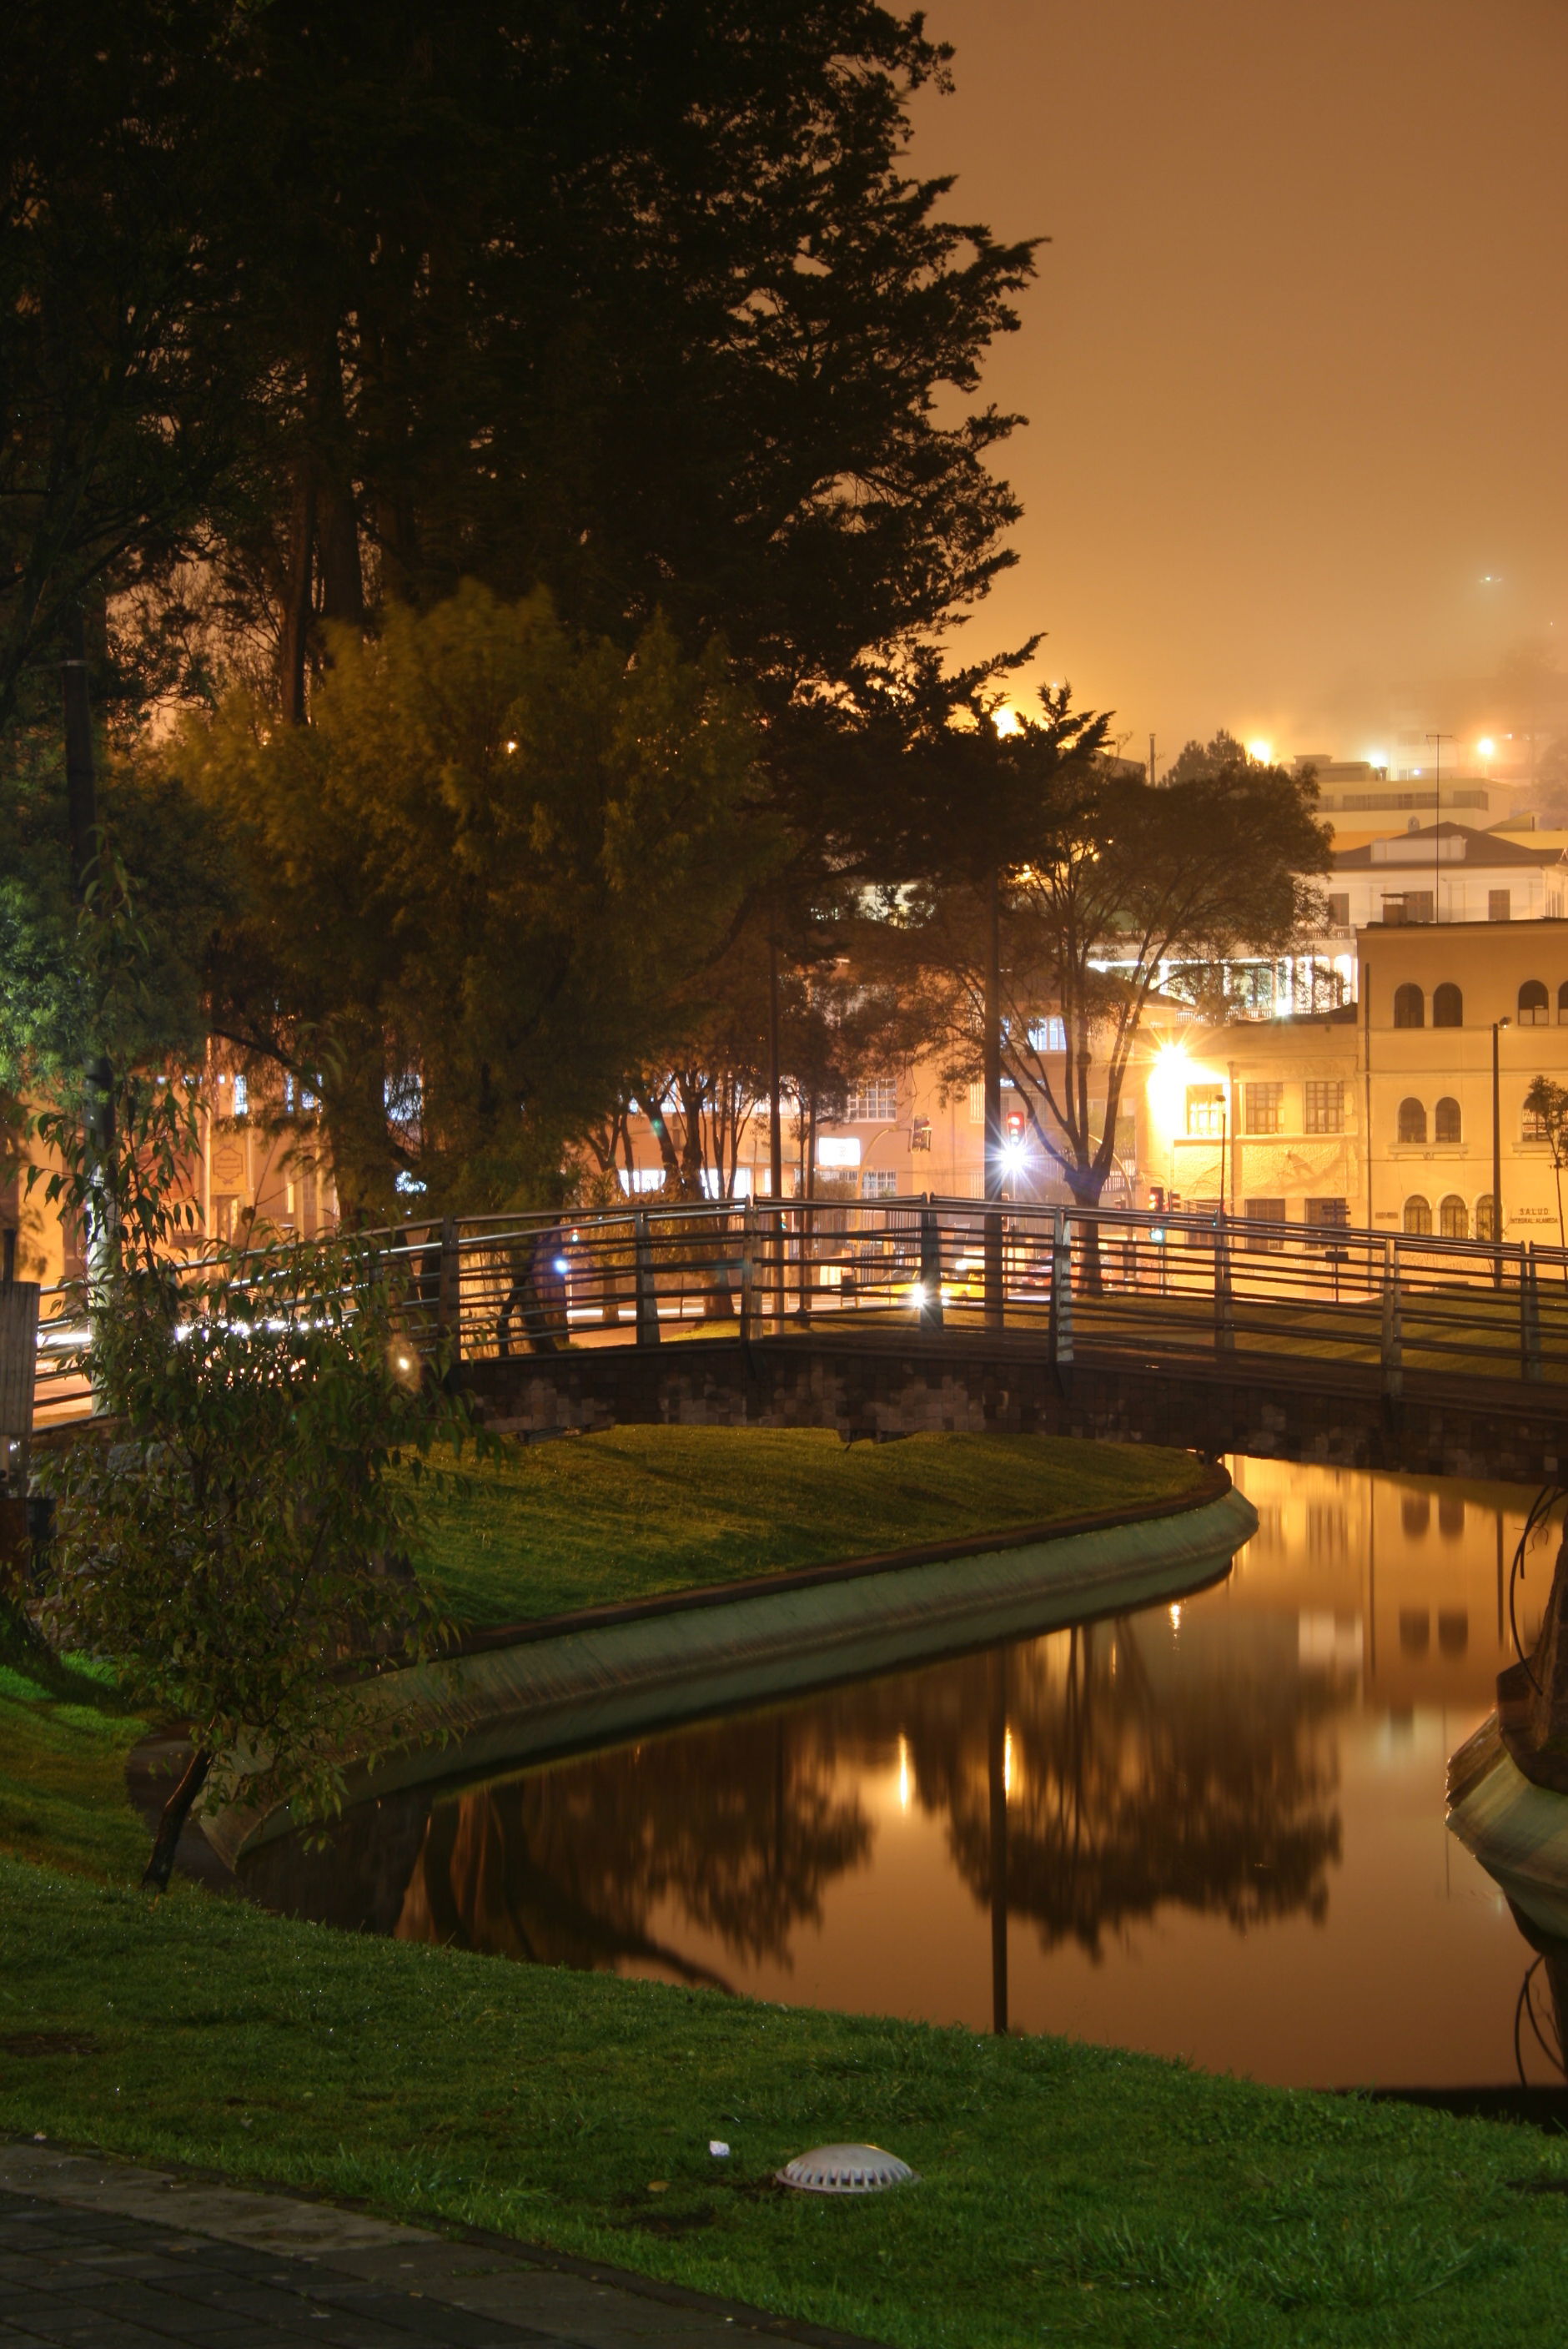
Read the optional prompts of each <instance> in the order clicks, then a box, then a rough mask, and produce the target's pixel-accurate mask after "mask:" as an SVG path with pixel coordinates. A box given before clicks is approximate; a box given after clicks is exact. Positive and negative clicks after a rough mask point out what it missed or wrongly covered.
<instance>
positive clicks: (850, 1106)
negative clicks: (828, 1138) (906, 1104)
mask: <svg viewBox="0 0 1568 2349" xmlns="http://www.w3.org/2000/svg"><path fill="white" fill-rule="evenodd" d="M897 1115H898V1083H897V1081H896V1079H894V1078H892V1077H863V1078H862V1079H861V1081H860V1082H859V1083H858V1084H853V1085H851V1087H850V1090H849V1093H848V1096H847V1098H846V1100H845V1102H844V1121H845V1123H846V1124H849V1125H891V1124H892V1122H893V1120H894V1118H895V1117H897Z"/></svg>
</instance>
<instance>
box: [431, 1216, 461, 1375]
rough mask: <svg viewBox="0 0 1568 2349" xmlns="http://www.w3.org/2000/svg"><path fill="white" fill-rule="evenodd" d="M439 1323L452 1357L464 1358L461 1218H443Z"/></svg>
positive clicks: (438, 1285) (438, 1296) (458, 1359)
mask: <svg viewBox="0 0 1568 2349" xmlns="http://www.w3.org/2000/svg"><path fill="white" fill-rule="evenodd" d="M436 1327H437V1328H438V1330H439V1331H440V1333H441V1336H442V1337H443V1338H444V1339H445V1340H446V1341H447V1343H448V1345H449V1347H450V1348H451V1352H452V1360H453V1361H454V1362H460V1361H462V1359H463V1266H462V1258H461V1257H460V1256H459V1253H458V1219H457V1217H456V1216H444V1217H443V1218H442V1222H441V1261H440V1271H439V1274H438V1280H437V1295H436Z"/></svg>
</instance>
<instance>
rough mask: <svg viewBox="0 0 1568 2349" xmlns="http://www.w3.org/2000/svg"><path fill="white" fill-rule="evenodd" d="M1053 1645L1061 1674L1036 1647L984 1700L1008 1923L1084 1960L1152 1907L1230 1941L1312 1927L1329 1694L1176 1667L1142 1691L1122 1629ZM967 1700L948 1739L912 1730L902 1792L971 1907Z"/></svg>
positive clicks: (979, 1822) (983, 1825) (988, 1868)
mask: <svg viewBox="0 0 1568 2349" xmlns="http://www.w3.org/2000/svg"><path fill="white" fill-rule="evenodd" d="M1067 1647H1068V1652H1067V1660H1066V1670H1065V1672H1063V1671H1061V1670H1060V1669H1059V1666H1058V1667H1057V1668H1056V1669H1053V1665H1054V1664H1055V1662H1056V1660H1055V1659H1053V1658H1052V1656H1051V1654H1050V1652H1049V1650H1048V1648H1047V1643H1046V1642H1043V1641H1037V1642H1036V1643H1035V1644H1034V1645H1033V1646H1031V1647H1027V1648H1024V1649H1021V1650H1018V1651H1014V1653H1013V1654H1012V1655H1011V1656H1010V1657H1009V1658H1008V1659H1006V1662H1007V1665H1008V1671H1007V1675H1006V1681H1005V1682H1000V1690H999V1692H998V1682H999V1680H1000V1676H999V1675H997V1674H995V1673H993V1676H992V1684H991V1688H990V1690H989V1691H988V1692H987V1693H988V1697H989V1701H990V1706H991V1709H992V1710H993V1711H995V1705H996V1703H997V1702H998V1701H999V1702H1001V1704H1002V1707H1003V1713H1004V1718H1005V1722H1006V1733H1007V1736H1006V1743H1007V1748H1008V1751H1007V1757H1006V1765H1005V1766H1006V1769H1007V1776H1008V1781H1009V1784H1008V1786H1007V1789H1006V1825H1005V1831H1004V1832H1005V1839H1006V1851H1005V1854H1004V1855H1003V1856H1002V1857H1001V1862H1000V1865H1001V1869H1002V1880H1003V1884H1004V1886H1005V1891H1006V1905H1007V1908H1008V1910H1009V1911H1010V1913H1011V1914H1013V1915H1014V1916H1017V1917H1027V1918H1030V1919H1032V1920H1034V1922H1035V1923H1036V1924H1037V1925H1038V1927H1039V1929H1040V1936H1041V1940H1042V1941H1043V1942H1044V1943H1045V1944H1046V1946H1047V1947H1049V1946H1050V1944H1051V1943H1053V1942H1055V1941H1058V1940H1067V1939H1069V1938H1070V1939H1072V1940H1077V1941H1078V1943H1079V1944H1080V1945H1081V1946H1082V1947H1083V1948H1084V1949H1086V1950H1088V1951H1090V1952H1091V1953H1092V1954H1093V1955H1095V1956H1097V1957H1098V1956H1099V1952H1100V1946H1101V1941H1102V1939H1103V1937H1104V1935H1105V1934H1106V1933H1107V1932H1108V1931H1115V1930H1118V1929H1119V1928H1121V1927H1124V1926H1125V1925H1127V1924H1128V1923H1130V1921H1132V1920H1134V1919H1138V1918H1144V1917H1148V1916H1150V1915H1151V1914H1152V1913H1153V1911H1154V1910H1155V1909H1157V1908H1158V1907H1159V1906H1160V1905H1161V1903H1162V1902H1166V1901H1175V1902H1177V1903H1179V1904H1180V1905H1181V1906H1182V1907H1184V1908H1189V1909H1201V1910H1210V1911H1213V1910H1218V1911H1219V1912H1220V1913H1222V1915H1224V1916H1226V1917H1228V1918H1229V1919H1230V1920H1231V1922H1232V1924H1233V1925H1234V1926H1235V1927H1236V1928H1237V1929H1238V1930H1242V1931H1244V1930H1246V1929H1247V1927H1248V1926H1250V1925H1253V1924H1257V1923H1261V1922H1264V1921H1265V1920H1269V1919H1271V1918H1277V1917H1284V1916H1289V1915H1293V1914H1295V1913H1296V1912H1297V1911H1299V1910H1305V1912H1306V1914H1307V1915H1308V1916H1310V1917H1312V1918H1315V1919H1316V1918H1321V1917H1322V1916H1323V1915H1324V1914H1325V1913H1326V1909H1327V1906H1328V1889H1327V1882H1326V1873H1325V1871H1326V1868H1327V1866H1328V1864H1329V1863H1330V1862H1331V1861H1333V1860H1336V1859H1337V1857H1338V1856H1339V1848H1340V1825H1339V1816H1338V1813H1337V1811H1336V1809H1333V1808H1332V1807H1330V1805H1329V1799H1328V1798H1329V1797H1330V1795H1332V1792H1333V1788H1334V1786H1335V1785H1336V1779H1337V1771H1336V1766H1335V1764H1334V1762H1333V1760H1332V1758H1331V1757H1330V1758H1327V1759H1326V1758H1325V1757H1324V1755H1323V1753H1322V1750H1321V1746H1320V1744H1319V1741H1318V1740H1317V1738H1316V1737H1315V1735H1314V1734H1313V1733H1312V1732H1313V1730H1314V1728H1315V1724H1316V1723H1317V1722H1318V1721H1320V1720H1321V1719H1322V1717H1323V1716H1324V1715H1325V1714H1326V1713H1327V1712H1328V1711H1329V1709H1330V1708H1331V1706H1332V1703H1333V1702H1334V1700H1333V1698H1332V1696H1331V1695H1330V1693H1329V1692H1328V1690H1327V1689H1326V1686H1325V1684H1324V1683H1322V1682H1318V1681H1316V1680H1314V1679H1309V1678H1308V1677H1306V1676H1305V1675H1301V1674H1299V1673H1295V1672H1293V1674H1292V1675H1291V1678H1290V1680H1289V1681H1288V1682H1287V1681H1286V1680H1285V1679H1284V1676H1283V1675H1282V1674H1278V1673H1270V1674H1268V1675H1267V1676H1266V1677H1263V1678H1259V1677H1256V1676H1255V1675H1253V1674H1252V1673H1230V1672H1228V1673H1226V1674H1224V1675H1223V1676H1222V1677H1215V1676H1212V1675H1210V1674H1205V1673H1201V1672H1188V1671H1182V1672H1180V1673H1177V1674H1175V1675H1173V1676H1172V1677H1171V1679H1170V1680H1169V1681H1168V1682H1166V1683H1165V1684H1164V1685H1163V1686H1161V1688H1159V1689H1156V1688H1154V1687H1153V1686H1152V1685H1151V1684H1150V1678H1149V1674H1148V1671H1147V1670H1146V1668H1145V1663H1144V1659H1143V1655H1142V1652H1141V1651H1140V1644H1139V1638H1138V1633H1137V1630H1135V1628H1134V1626H1133V1625H1132V1624H1131V1623H1130V1622H1127V1621H1123V1622H1120V1623H1117V1624H1114V1625H1110V1624H1099V1625H1096V1624H1089V1625H1087V1626H1085V1627H1084V1628H1083V1629H1081V1630H1075V1631H1073V1632H1071V1633H1069V1634H1068V1642H1067ZM975 1700H976V1701H975V1707H974V1710H973V1712H972V1713H970V1715H969V1722H968V1725H967V1727H966V1730H965V1734H964V1735H963V1736H962V1737H960V1738H958V1739H949V1740H947V1741H945V1742H944V1744H942V1745H941V1746H935V1745H934V1744H931V1743H930V1742H929V1741H928V1740H926V1739H925V1738H924V1737H923V1738H922V1740H921V1742H920V1744H919V1745H918V1747H917V1748H916V1753H917V1769H916V1781H915V1783H916V1785H917V1788H918V1790H919V1795H920V1799H921V1801H922V1803H923V1805H925V1806H926V1807H927V1808H929V1809H932V1810H939V1809H940V1810H945V1811H946V1812H947V1815H948V1822H949V1826H948V1833H949V1840H950V1843H951V1846H952V1849H953V1855H954V1860H955V1862H956V1864H957V1866H958V1868H959V1872H960V1873H961V1875H962V1876H963V1877H964V1878H965V1882H966V1883H967V1884H969V1885H970V1886H971V1888H972V1889H973V1890H974V1892H975V1897H976V1899H986V1898H988V1897H989V1896H990V1895H991V1894H992V1892H993V1890H994V1889H995V1870H994V1864H993V1848H992V1847H993V1839H994V1834H993V1820H994V1817H995V1806H994V1803H993V1795H994V1792H995V1789H994V1787H993V1785H992V1780H993V1778H994V1777H995V1765H993V1766H992V1767H990V1768H988V1767H987V1740H986V1734H985V1709H984V1707H983V1705H982V1702H981V1701H980V1700H981V1692H980V1690H979V1689H978V1688H977V1689H976V1691H975ZM992 1743H993V1744H998V1743H999V1739H996V1738H994V1739H993V1741H992Z"/></svg>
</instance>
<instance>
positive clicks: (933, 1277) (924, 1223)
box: [917, 1207, 942, 1330]
mask: <svg viewBox="0 0 1568 2349" xmlns="http://www.w3.org/2000/svg"><path fill="white" fill-rule="evenodd" d="M917 1319H919V1322H920V1326H921V1328H922V1329H923V1330H940V1329H941V1327H942V1225H941V1222H940V1220H939V1218H938V1216H937V1213H936V1210H935V1208H934V1207H922V1209H921V1211H920V1309H919V1313H918V1316H917Z"/></svg>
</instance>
